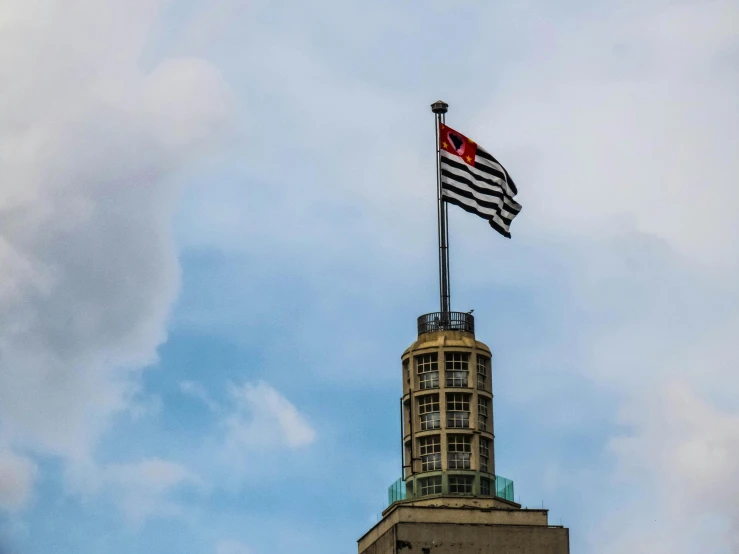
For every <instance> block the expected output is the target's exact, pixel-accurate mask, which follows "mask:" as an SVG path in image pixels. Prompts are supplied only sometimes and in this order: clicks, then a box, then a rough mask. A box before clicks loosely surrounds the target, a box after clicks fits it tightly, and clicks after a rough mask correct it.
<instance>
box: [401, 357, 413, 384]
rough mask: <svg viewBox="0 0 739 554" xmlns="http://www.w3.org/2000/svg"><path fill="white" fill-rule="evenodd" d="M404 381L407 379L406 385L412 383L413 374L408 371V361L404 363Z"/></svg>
mask: <svg viewBox="0 0 739 554" xmlns="http://www.w3.org/2000/svg"><path fill="white" fill-rule="evenodd" d="M403 379H405V382H406V383H410V381H411V372H410V370H409V369H408V360H405V361H404V362H403Z"/></svg>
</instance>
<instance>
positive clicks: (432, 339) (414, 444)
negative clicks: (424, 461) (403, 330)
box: [401, 331, 495, 486]
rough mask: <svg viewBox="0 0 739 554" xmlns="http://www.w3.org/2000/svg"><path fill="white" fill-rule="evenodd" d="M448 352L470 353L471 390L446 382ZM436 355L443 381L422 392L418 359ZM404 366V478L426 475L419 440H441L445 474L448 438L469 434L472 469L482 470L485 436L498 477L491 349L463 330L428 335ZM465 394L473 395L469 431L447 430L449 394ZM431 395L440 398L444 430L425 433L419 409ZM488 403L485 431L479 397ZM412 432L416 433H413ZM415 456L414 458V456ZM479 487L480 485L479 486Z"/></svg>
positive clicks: (410, 351) (408, 355)
mask: <svg viewBox="0 0 739 554" xmlns="http://www.w3.org/2000/svg"><path fill="white" fill-rule="evenodd" d="M447 352H465V353H467V354H469V365H468V368H469V374H468V375H469V379H468V380H469V385H470V386H469V387H465V388H460V387H454V388H447V387H446V383H445V371H444V370H445V364H444V356H445V354H446V353H447ZM427 353H436V354H437V355H438V369H439V382H440V387H439V388H438V389H425V390H422V389H420V379H419V376H418V373H417V371H416V364H415V357H416V356H418V355H421V354H427ZM478 354H479V355H482V356H485V357H486V358H488V359H489V360H490V367H489V372H488V376H487V382H486V384H485V387H484V388H483V389H478V388H477V363H476V359H477V355H478ZM401 359H402V367H403V371H402V374H403V399H404V402H403V421H404V431H405V433H404V437H403V440H404V444H405V445H406V446H405V451H406V465H407V466H408V467H407V468H406V471H405V475H404V476H403V477H404V478H405V479H408V478H409V477H411V476H413V475H418V474H421V473H422V470H421V461H420V458H419V456H420V454H419V446H418V439H419V438H421V437H424V436H429V435H439V436H440V437H441V443H442V452H441V463H442V471H443V472H446V471H448V470H447V468H448V460H447V446H446V445H447V436H448V435H449V434H460V435H469V436H470V439H471V446H472V452H471V458H470V469H471V470H473V471H480V469H481V468H480V455H479V451H480V439H481V438H482V437H484V438H486V439H487V440H488V441H489V448H490V461H489V463H488V473H489V474H490V475H491V476H492V475H493V474H495V445H494V435H493V426H494V422H493V421H494V420H493V398H492V355H491V352H490V349H489V348H488V347H487V345H485V344H484V343H482V342H480V341H478V340H475V338H474V336H473V335H472V334H471V333H466V332H462V331H437V332H434V333H424V334H423V335H421V336H420V337H419V339H418V340H417V341H416V342H414V343H413V344H412V345H411V346H410V347H409V348H408V349H407V350H406V351H405V352H404V353H403V355H402V357H401ZM447 392H461V393H465V394H469V395H470V427H469V428H465V429H456V428H455V429H447V427H446V420H447V418H446V393H447ZM427 394H438V395H439V407H440V418H441V429H435V430H429V431H421V417H420V414H419V410H418V401H419V400H418V399H419V397H421V396H425V395H427ZM480 396H482V397H484V398H486V399H487V400H488V406H489V425H488V428H487V429H486V430H485V431H482V430H480V429H479V428H478V417H477V416H478V414H477V410H478V397H480ZM411 432H412V433H411ZM411 452H412V453H413V459H411V456H410V453H411ZM476 486H477V485H476Z"/></svg>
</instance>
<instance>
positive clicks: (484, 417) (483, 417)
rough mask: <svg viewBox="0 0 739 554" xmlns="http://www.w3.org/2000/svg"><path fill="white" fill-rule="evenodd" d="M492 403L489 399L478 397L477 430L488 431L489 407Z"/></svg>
mask: <svg viewBox="0 0 739 554" xmlns="http://www.w3.org/2000/svg"><path fill="white" fill-rule="evenodd" d="M489 405H490V403H489V402H488V399H487V398H483V397H481V396H480V397H478V399H477V428H478V429H479V430H480V431H487V430H488V407H489Z"/></svg>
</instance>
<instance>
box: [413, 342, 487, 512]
mask: <svg viewBox="0 0 739 554" xmlns="http://www.w3.org/2000/svg"><path fill="white" fill-rule="evenodd" d="M401 360H402V365H403V420H404V425H403V445H404V450H405V452H404V453H405V463H404V472H403V473H404V475H403V478H404V479H405V482H406V490H407V494H408V498H418V497H420V496H429V495H434V494H450V493H451V494H455V493H459V494H471V495H473V496H492V495H494V493H495V484H494V479H495V455H494V452H495V448H494V443H493V440H494V434H493V394H492V356H491V353H490V349H489V348H488V347H487V346H486V345H485V344H484V343H482V342H480V341H478V340H475V337H474V335H473V334H472V333H471V332H466V331H446V330H445V331H434V332H430V333H423V334H421V335H420V336H419V338H418V340H417V341H416V342H414V343H413V344H412V345H411V346H410V347H409V348H408V349H407V350H406V351H405V352H404V353H403V355H402V357H401ZM437 408H438V411H436V410H437ZM430 410H431V411H430ZM467 449H468V450H469V453H468V454H467V453H466V452H460V451H463V450H467ZM437 451H438V452H437ZM435 454H436V455H435ZM485 454H487V455H485ZM466 481H469V482H470V485H471V490H466V487H467V483H466Z"/></svg>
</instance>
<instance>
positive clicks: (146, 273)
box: [0, 0, 229, 460]
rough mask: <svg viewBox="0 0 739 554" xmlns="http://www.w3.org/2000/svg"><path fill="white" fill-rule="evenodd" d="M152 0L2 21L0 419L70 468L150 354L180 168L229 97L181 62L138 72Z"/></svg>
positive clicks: (37, 6)
mask: <svg viewBox="0 0 739 554" xmlns="http://www.w3.org/2000/svg"><path fill="white" fill-rule="evenodd" d="M163 4H164V2H163V1H160V0H136V1H134V2H117V3H116V2H113V3H111V2H106V3H100V2H95V1H93V0H85V1H82V2H75V3H72V4H70V3H68V2H62V1H55V0H31V1H27V0H14V1H12V2H10V4H7V3H6V5H5V7H4V8H2V14H1V15H0V27H1V28H2V33H0V62H1V63H0V80H2V82H4V83H8V86H4V87H3V88H2V91H0V151H2V152H3V155H2V157H1V158H0V170H1V171H2V173H3V186H2V189H1V190H0V360H1V362H0V363H2V371H0V426H1V427H2V429H3V432H4V433H5V434H6V435H7V436H8V437H9V439H10V440H11V442H14V443H23V444H25V445H28V446H30V447H32V448H34V449H36V450H38V451H43V452H46V453H52V454H58V455H62V456H64V457H66V458H68V459H76V460H82V459H84V458H86V457H88V456H89V454H90V450H91V447H92V446H93V444H94V442H95V439H96V438H97V437H98V436H99V435H100V433H102V432H103V431H104V430H105V428H106V426H107V424H108V421H109V418H110V416H111V415H112V414H113V413H115V412H117V411H120V410H122V409H124V408H126V407H127V406H128V405H129V403H130V402H131V397H132V394H133V393H134V392H135V390H136V380H135V374H132V373H131V372H130V370H131V369H132V368H137V367H140V366H142V365H144V364H147V363H149V362H151V361H152V360H154V359H155V348H156V346H157V345H158V344H160V343H161V342H162V341H163V340H164V339H165V336H166V334H165V320H166V317H167V314H168V312H169V309H170V306H171V303H172V301H173V299H174V298H175V296H176V294H177V291H178V287H179V267H178V264H177V259H176V250H175V247H174V244H173V241H172V236H171V231H170V224H171V218H172V213H173V211H174V209H175V203H176V200H177V194H178V188H179V186H178V184H177V183H178V180H179V179H180V178H178V171H180V169H181V168H182V167H184V166H185V164H186V163H187V162H189V161H190V160H191V159H193V158H196V157H197V156H198V155H199V153H200V152H201V151H205V150H207V147H208V146H209V145H210V144H212V143H213V141H214V140H215V139H216V137H217V135H218V133H219V129H220V128H221V126H222V124H223V123H224V120H225V115H226V114H227V110H228V107H227V106H228V101H229V93H228V90H227V87H226V86H225V85H224V83H223V82H222V81H221V79H220V77H219V75H218V73H217V71H216V70H215V69H213V68H212V67H211V66H210V65H209V64H208V63H207V62H205V61H203V60H200V59H194V58H180V59H164V60H161V61H157V62H155V63H150V64H149V65H151V66H152V67H151V69H149V68H146V67H145V64H144V63H143V62H142V60H145V59H146V53H147V42H148V41H149V39H150V38H151V33H152V29H154V24H155V22H156V18H157V14H158V12H159V11H160V9H161V8H162V5H163Z"/></svg>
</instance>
